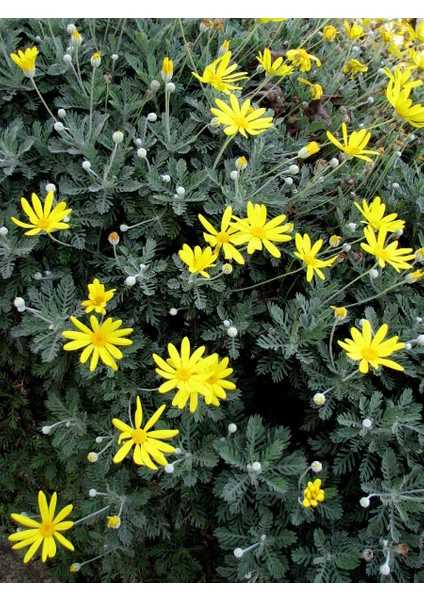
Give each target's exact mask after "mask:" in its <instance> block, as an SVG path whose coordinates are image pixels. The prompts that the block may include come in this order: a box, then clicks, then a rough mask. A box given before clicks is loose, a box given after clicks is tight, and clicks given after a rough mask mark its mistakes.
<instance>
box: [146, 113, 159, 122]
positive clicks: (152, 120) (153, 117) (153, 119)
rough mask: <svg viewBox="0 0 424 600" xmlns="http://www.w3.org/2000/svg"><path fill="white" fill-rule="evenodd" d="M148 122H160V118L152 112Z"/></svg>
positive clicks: (148, 116)
mask: <svg viewBox="0 0 424 600" xmlns="http://www.w3.org/2000/svg"><path fill="white" fill-rule="evenodd" d="M147 120H148V121H149V122H150V123H155V122H156V121H157V120H158V116H157V114H156V113H154V112H151V113H149V114H148V115H147Z"/></svg>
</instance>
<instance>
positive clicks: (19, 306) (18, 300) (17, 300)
mask: <svg viewBox="0 0 424 600" xmlns="http://www.w3.org/2000/svg"><path fill="white" fill-rule="evenodd" d="M13 304H14V305H15V307H16V308H17V309H18V310H19V309H21V310H22V309H25V300H24V299H23V298H21V297H20V296H16V298H15V299H14V301H13ZM423 337H424V336H423Z"/></svg>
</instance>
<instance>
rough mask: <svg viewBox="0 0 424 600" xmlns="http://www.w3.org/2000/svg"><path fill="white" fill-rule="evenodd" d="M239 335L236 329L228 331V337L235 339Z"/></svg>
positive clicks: (232, 328) (230, 328)
mask: <svg viewBox="0 0 424 600" xmlns="http://www.w3.org/2000/svg"><path fill="white" fill-rule="evenodd" d="M237 334H238V331H237V328H236V327H229V328H228V329H227V335H228V337H230V338H235V337H236V335H237Z"/></svg>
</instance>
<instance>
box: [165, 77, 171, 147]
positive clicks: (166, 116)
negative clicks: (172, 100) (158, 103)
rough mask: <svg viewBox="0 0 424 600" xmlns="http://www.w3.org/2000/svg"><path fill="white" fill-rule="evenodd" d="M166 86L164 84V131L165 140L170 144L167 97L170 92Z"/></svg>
mask: <svg viewBox="0 0 424 600" xmlns="http://www.w3.org/2000/svg"><path fill="white" fill-rule="evenodd" d="M166 86H167V84H166V83H165V129H166V139H167V140H168V144H170V143H171V129H170V127H169V96H170V95H171V92H169V90H168V89H167V87H166Z"/></svg>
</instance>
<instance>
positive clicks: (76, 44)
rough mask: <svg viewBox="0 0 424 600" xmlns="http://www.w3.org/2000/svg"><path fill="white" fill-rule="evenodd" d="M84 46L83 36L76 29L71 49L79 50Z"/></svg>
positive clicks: (72, 36) (72, 37) (73, 33)
mask: <svg viewBox="0 0 424 600" xmlns="http://www.w3.org/2000/svg"><path fill="white" fill-rule="evenodd" d="M81 44H82V36H81V34H80V33H79V32H78V31H77V30H76V29H74V31H73V32H72V34H71V48H79V47H80V46H81Z"/></svg>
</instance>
